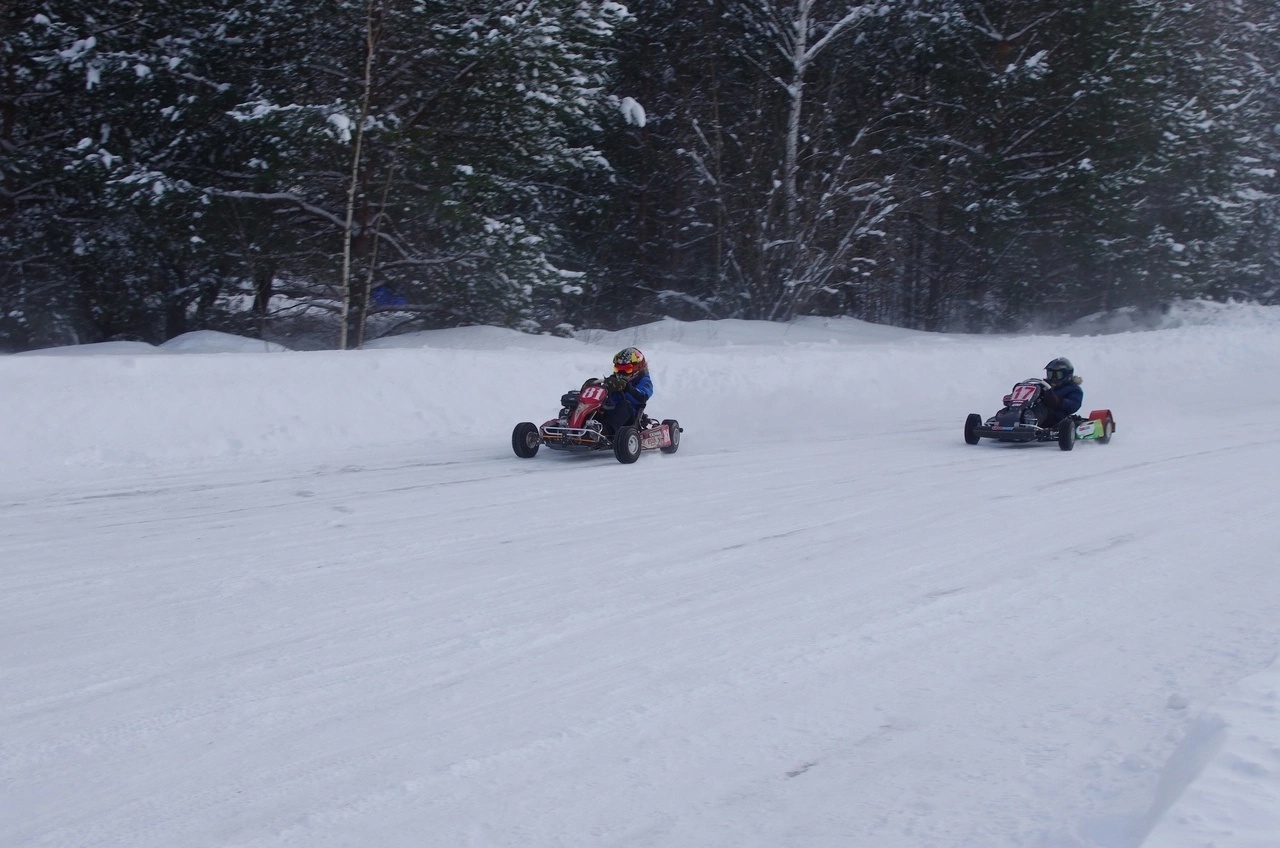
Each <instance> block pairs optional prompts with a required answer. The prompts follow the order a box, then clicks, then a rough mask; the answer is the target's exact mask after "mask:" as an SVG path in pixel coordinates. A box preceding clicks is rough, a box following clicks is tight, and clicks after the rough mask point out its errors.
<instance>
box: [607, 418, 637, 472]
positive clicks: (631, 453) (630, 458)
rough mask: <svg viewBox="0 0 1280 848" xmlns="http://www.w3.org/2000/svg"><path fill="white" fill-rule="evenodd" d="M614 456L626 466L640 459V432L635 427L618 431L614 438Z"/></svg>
mask: <svg viewBox="0 0 1280 848" xmlns="http://www.w3.org/2000/svg"><path fill="white" fill-rule="evenodd" d="M613 455H614V456H616V457H617V458H618V462H621V463H622V464H624V465H630V464H631V463H633V462H635V461H636V460H637V459H639V458H640V432H639V431H638V430H636V428H635V427H623V428H621V429H620V430H618V432H617V435H615V436H614V437H613Z"/></svg>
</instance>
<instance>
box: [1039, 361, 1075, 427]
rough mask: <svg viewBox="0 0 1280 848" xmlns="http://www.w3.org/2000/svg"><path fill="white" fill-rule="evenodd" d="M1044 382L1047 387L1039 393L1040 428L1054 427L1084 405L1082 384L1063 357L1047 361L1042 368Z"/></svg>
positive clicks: (1069, 362) (1072, 367)
mask: <svg viewBox="0 0 1280 848" xmlns="http://www.w3.org/2000/svg"><path fill="white" fill-rule="evenodd" d="M1044 381H1045V382H1046V383H1048V384H1049V387H1048V388H1047V389H1045V390H1044V391H1043V392H1041V393H1040V413H1041V414H1040V416H1039V418H1040V426H1041V427H1056V426H1058V424H1060V423H1061V422H1062V420H1063V419H1064V418H1066V417H1067V416H1069V415H1074V414H1075V413H1077V412H1079V411H1080V405H1081V404H1082V403H1084V389H1082V388H1080V384H1081V383H1082V382H1084V381H1083V380H1081V379H1080V378H1079V377H1077V376H1076V369H1075V367H1074V366H1072V364H1071V360H1070V359H1067V358H1066V357H1065V356H1059V357H1058V358H1057V359H1053V360H1050V361H1049V364H1048V365H1046V366H1045V367H1044Z"/></svg>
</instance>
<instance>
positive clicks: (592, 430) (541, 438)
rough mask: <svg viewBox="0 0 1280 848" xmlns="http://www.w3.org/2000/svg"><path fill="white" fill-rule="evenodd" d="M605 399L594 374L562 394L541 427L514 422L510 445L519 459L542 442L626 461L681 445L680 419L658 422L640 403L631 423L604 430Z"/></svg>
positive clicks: (530, 453)
mask: <svg viewBox="0 0 1280 848" xmlns="http://www.w3.org/2000/svg"><path fill="white" fill-rule="evenodd" d="M608 402H609V391H608V390H607V389H606V388H605V387H604V385H603V381H602V380H599V379H597V378H594V377H593V378H591V379H590V380H588V381H587V382H586V383H584V384H583V386H582V388H581V389H578V390H576V391H569V392H566V393H565V394H563V395H561V397H560V414H559V415H558V416H557V417H555V418H552V419H551V420H550V421H547V422H546V423H545V424H543V425H542V426H541V427H539V426H538V425H536V424H534V423H533V422H531V421H522V422H521V423H519V424H517V425H516V428H515V430H513V431H512V432H511V449H512V450H514V451H515V454H516V456H518V457H520V458H522V459H528V458H530V457H532V456H534V455H535V454H536V453H537V452H538V448H539V447H541V446H542V445H546V446H547V447H548V448H550V449H551V450H558V451H568V452H572V453H587V452H590V451H599V450H612V451H613V455H614V456H615V457H617V460H618V462H622V463H628V464H629V463H632V462H635V461H636V460H637V459H639V458H640V452H641V451H646V450H653V449H655V448H656V449H657V450H660V451H662V452H663V453H675V452H676V450H677V449H678V448H679V447H680V434H681V433H682V432H684V430H683V429H682V428H681V427H680V423H679V422H678V421H676V420H675V419H672V418H666V419H663V420H662V421H661V422H659V421H657V420H655V419H653V418H650V417H649V416H648V415H645V413H644V407H643V406H642V407H641V408H640V415H639V418H638V420H637V421H636V423H635V424H634V425H631V426H626V427H621V428H619V430H618V432H616V433H608V432H606V428H605V425H604V422H603V421H601V420H600V416H601V414H602V413H603V412H604V411H605V404H607V403H608Z"/></svg>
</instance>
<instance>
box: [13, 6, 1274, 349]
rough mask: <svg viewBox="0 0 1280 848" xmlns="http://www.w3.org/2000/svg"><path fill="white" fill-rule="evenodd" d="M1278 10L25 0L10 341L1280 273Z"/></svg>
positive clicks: (994, 314) (1141, 301) (1115, 302)
mask: <svg viewBox="0 0 1280 848" xmlns="http://www.w3.org/2000/svg"><path fill="white" fill-rule="evenodd" d="M1277 168H1280V4H1276V3H1275V2H1274V0H1215V2H1212V3H1208V2H1206V3H1187V2H1183V0H1016V2H1015V0H878V2H868V3H854V2H849V0H643V1H642V2H641V0H635V2H630V3H628V4H626V5H623V4H620V3H617V2H612V0H483V2H474V0H358V1H357V0H323V2H319V3H317V2H315V0H310V2H300V0H207V2H201V3H191V2H188V0H58V2H32V0H8V2H7V3H6V4H5V5H4V7H3V10H0V350H9V351H15V350H25V349H31V348H38V347H48V346H53V345H62V344H76V343H86V342H96V341H104V340H120V339H133V340H143V341H149V342H153V343H159V342H163V341H165V340H166V339H169V338H173V337H175V336H177V335H180V334H182V333H184V332H187V331H190V330H195V329H215V330H222V331H226V332H233V333H238V334H241V335H249V336H256V337H261V338H265V339H269V340H276V341H286V342H289V343H291V344H292V345H293V346H295V347H340V348H350V347H357V346H359V345H361V344H363V343H364V342H365V341H367V340H369V339H371V338H373V337H376V336H379V335H386V334H393V333H399V332H406V331H411V330H421V329H432V328H441V327H449V326H459V325H468V324H492V325H500V326H506V327H514V328H518V329H522V330H526V331H529V332H542V333H559V334H572V333H573V332H574V330H575V329H578V328H584V327H592V328H604V329H615V328H619V327H624V326H633V325H636V324H640V323H644V322H646V321H650V320H654V319H656V318H660V317H663V316H670V317H674V318H679V319H682V320H695V319H702V318H744V319H765V320H789V319H791V318H794V317H796V316H799V315H847V316H852V317H856V318H862V319H866V320H870V321H874V322H878V323H884V324H893V325H897V326H902V327H909V328H914V329H924V330H949V331H956V330H965V331H978V332H989V331H1004V330H1013V329H1022V328H1027V327H1050V326H1058V325H1061V324H1062V323H1064V322H1067V321H1071V320H1074V319H1077V318H1079V317H1081V316H1084V315H1089V314H1092V313H1096V312H1102V311H1107V310H1114V309H1120V308H1126V307H1129V308H1135V309H1159V308H1161V307H1162V306H1166V305H1167V304H1169V303H1172V302H1174V301H1176V300H1178V299H1183V298H1195V297H1199V298H1209V299H1217V300H1227V299H1243V300H1256V301H1260V302H1271V303H1274V302H1277V299H1278V298H1280V283H1278V281H1280V273H1278V271H1280V268H1278V266H1280V226H1278V224H1280V183H1278V182H1277Z"/></svg>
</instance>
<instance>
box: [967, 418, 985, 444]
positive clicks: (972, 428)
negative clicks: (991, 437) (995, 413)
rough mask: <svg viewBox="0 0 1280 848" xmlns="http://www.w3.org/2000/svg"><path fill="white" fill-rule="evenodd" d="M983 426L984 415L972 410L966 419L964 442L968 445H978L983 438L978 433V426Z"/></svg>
mask: <svg viewBox="0 0 1280 848" xmlns="http://www.w3.org/2000/svg"><path fill="white" fill-rule="evenodd" d="M981 426H982V416H981V415H979V414H978V413H976V412H970V413H969V417H968V418H966V419H965V420H964V443H965V444H966V445H976V444H977V443H978V442H980V441H981V440H982V437H981V436H979V435H978V428H979V427H981Z"/></svg>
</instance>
